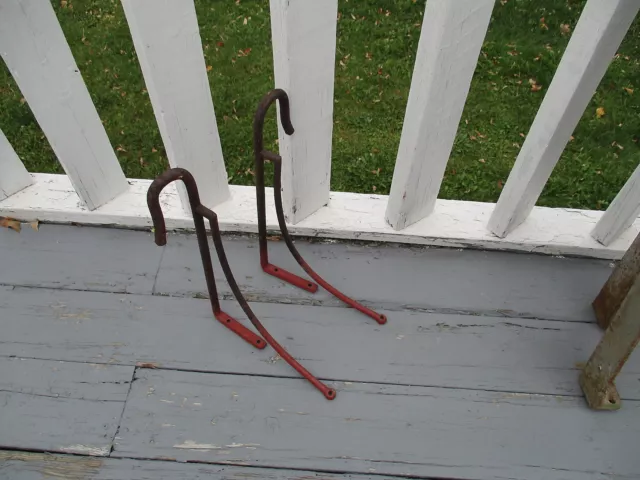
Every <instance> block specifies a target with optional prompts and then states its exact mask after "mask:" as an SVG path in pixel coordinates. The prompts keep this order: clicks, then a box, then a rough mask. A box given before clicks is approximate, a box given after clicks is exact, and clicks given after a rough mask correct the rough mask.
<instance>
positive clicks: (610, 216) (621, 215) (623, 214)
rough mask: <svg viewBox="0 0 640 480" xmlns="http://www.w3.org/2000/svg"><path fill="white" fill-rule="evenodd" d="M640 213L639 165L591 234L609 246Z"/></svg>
mask: <svg viewBox="0 0 640 480" xmlns="http://www.w3.org/2000/svg"><path fill="white" fill-rule="evenodd" d="M638 214H640V166H638V167H637V168H636V169H635V171H634V172H633V174H632V175H631V177H630V178H629V180H627V183H625V184H624V187H622V190H620V191H619V192H618V195H616V198H614V199H613V202H611V205H609V208H607V211H606V212H604V214H603V215H602V217H601V218H600V220H598V223H597V224H596V226H595V228H594V229H593V231H592V232H591V236H592V237H593V238H595V239H596V240H597V241H599V242H600V243H601V244H603V245H604V246H608V245H609V244H610V243H611V242H613V241H614V240H615V239H616V238H618V237H619V236H620V234H621V233H622V232H624V231H625V230H626V229H627V228H629V227H630V226H631V224H632V223H633V222H634V221H635V220H636V218H638Z"/></svg>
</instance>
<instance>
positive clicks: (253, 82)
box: [0, 0, 640, 209]
mask: <svg viewBox="0 0 640 480" xmlns="http://www.w3.org/2000/svg"><path fill="white" fill-rule="evenodd" d="M583 5H584V0H573V1H568V0H508V1H506V2H505V1H504V0H502V1H497V2H496V6H495V9H494V14H493V18H492V21H491V25H490V28H489V32H488V34H487V37H486V40H485V43H484V46H483V48H482V54H481V55H480V58H479V62H478V68H477V69H476V73H475V75H474V78H473V82H472V86H471V91H470V94H469V97H468V100H467V103H466V107H465V110H464V113H463V116H462V121H461V122H460V127H459V131H458V134H457V137H456V141H455V145H454V149H453V152H452V155H451V159H450V160H449V164H448V166H447V170H446V175H445V178H444V182H443V184H442V189H441V191H440V197H442V198H453V199H464V200H478V201H496V200H497V198H498V196H499V194H500V190H501V188H502V185H503V183H504V182H505V181H506V179H507V177H508V174H509V171H510V169H511V167H512V165H513V162H514V161H515V158H516V156H517V154H518V150H519V148H520V146H521V145H522V142H523V140H524V138H523V137H524V135H526V133H527V131H528V129H529V126H530V125H531V122H532V121H533V118H534V116H535V113H536V111H537V109H538V107H539V105H540V102H541V101H542V98H543V96H544V94H545V92H546V90H547V88H548V86H549V84H550V82H551V79H552V78H553V74H554V72H555V69H556V67H557V65H558V62H559V61H560V58H561V56H562V53H563V51H564V48H565V47H566V44H567V42H568V39H569V36H570V35H569V34H567V33H566V31H565V32H563V29H564V30H567V28H568V29H570V30H571V31H572V30H573V28H574V27H575V25H576V23H577V20H578V17H579V14H580V11H581V9H582V7H583ZM54 6H55V9H56V13H57V15H58V18H59V20H60V22H61V24H62V27H63V30H64V32H65V35H66V37H67V40H68V41H69V43H70V45H71V48H72V50H73V53H74V55H75V58H76V61H77V63H78V65H79V67H80V70H81V72H82V74H83V77H84V79H85V82H86V83H87V86H88V88H89V91H90V93H91V96H92V98H93V100H94V103H95V104H96V107H97V109H98V112H99V113H100V116H101V118H102V119H103V122H104V125H105V128H106V130H107V133H108V135H109V138H110V139H111V142H112V144H113V146H114V148H115V149H116V153H117V155H118V158H119V160H120V162H121V164H122V166H123V168H124V170H125V173H126V175H127V176H128V177H134V178H152V177H154V176H155V175H157V174H158V173H160V172H161V171H162V170H164V169H165V168H166V166H167V161H166V155H165V151H164V148H163V145H162V140H161V138H160V135H159V133H158V128H157V126H156V124H155V120H154V117H153V111H152V109H151V104H150V102H149V97H148V95H147V93H146V90H145V85H144V82H143V80H142V75H141V72H140V67H139V65H138V62H137V58H136V54H135V50H134V49H133V46H132V42H131V38H130V34H129V31H128V28H127V24H126V21H125V18H124V14H123V11H122V7H121V5H120V2H119V0H66V1H64V0H63V1H62V2H60V1H59V0H55V3H54ZM196 6H197V10H198V20H199V23H200V29H201V36H202V43H203V45H204V51H205V56H206V62H207V65H211V67H212V68H211V70H210V72H209V79H210V83H211V90H212V93H213V100H214V104H215V110H216V117H217V121H218V127H219V130H220V137H221V141H222V148H223V152H224V155H225V162H226V165H227V169H228V173H229V178H230V181H231V183H234V184H243V185H251V184H252V183H253V177H252V155H251V119H252V115H253V112H254V109H255V106H256V104H257V102H258V100H259V99H260V97H261V96H262V95H263V94H264V93H265V92H266V91H268V90H269V89H270V88H272V87H273V68H272V52H271V41H270V27H269V8H268V2H267V1H266V0H261V1H257V0H240V1H236V2H233V1H231V0H224V1H223V0H218V1H213V0H197V1H196ZM423 10H424V2H423V0H418V1H413V0H395V1H391V0H386V1H384V0H376V1H374V0H350V1H348V0H340V3H339V12H340V15H339V17H340V18H339V21H338V40H337V52H336V81H335V108H334V122H335V125H334V130H333V160H332V161H333V167H332V180H331V188H332V189H333V190H340V191H352V192H372V191H375V192H376V193H388V191H389V188H390V186H391V179H392V175H393V166H394V163H395V155H396V151H397V148H398V143H399V140H400V133H401V130H402V121H403V117H404V110H405V106H406V101H407V96H408V93H409V85H410V82H411V73H412V69H413V63H414V59H415V52H416V48H417V44H418V39H419V36H420V22H421V20H422V13H423ZM245 19H246V20H247V21H246V23H245ZM563 25H566V26H568V27H562V26H563ZM249 49H250V50H249ZM530 79H531V80H532V81H535V82H536V84H537V85H540V86H541V87H542V88H541V89H540V90H539V91H532V87H531V84H530ZM633 90H635V91H633ZM0 93H1V95H0V112H1V113H0V128H1V129H2V130H3V131H4V132H5V134H6V135H7V137H8V138H9V140H10V141H11V143H12V144H13V146H14V147H15V149H16V151H17V152H18V154H19V155H20V157H21V158H22V159H23V161H24V162H25V164H26V166H27V168H28V169H29V170H30V171H34V172H61V171H62V170H61V168H60V166H59V165H58V163H57V161H56V159H55V156H54V154H53V152H52V151H51V148H50V147H49V145H48V143H47V141H46V139H45V137H44V135H43V134H42V131H41V130H40V129H39V127H38V125H37V123H36V122H35V120H34V118H33V116H32V114H31V111H30V110H29V107H28V104H27V103H25V102H24V100H23V99H22V95H21V94H20V91H19V90H18V88H17V87H16V85H15V83H14V82H13V80H12V79H11V77H10V75H9V73H8V72H7V70H6V69H5V68H4V65H3V66H2V69H1V70H0ZM598 107H602V108H604V110H605V115H604V116H602V117H600V118H599V117H598V116H597V115H596V109H597V108H598ZM573 135H574V140H573V141H571V142H570V143H569V145H568V147H567V149H566V150H565V152H564V154H563V156H562V159H561V160H560V162H559V164H558V166H557V167H556V169H555V171H554V173H553V175H552V177H551V179H550V181H549V183H548V184H547V186H546V188H545V190H544V192H543V195H542V197H541V198H540V201H539V202H538V204H539V205H546V206H564V207H577V208H590V209H603V208H606V207H607V205H608V204H609V203H610V201H611V200H612V199H613V197H614V196H615V194H616V193H617V192H618V190H619V189H620V187H621V186H622V185H623V184H624V182H625V181H626V179H627V178H628V177H629V175H630V174H631V172H632V171H633V169H634V168H635V166H636V164H637V163H638V161H639V158H640V143H639V141H638V137H639V136H640V21H639V20H636V21H635V23H634V24H633V26H632V29H631V31H630V32H629V33H628V34H627V37H626V39H625V41H624V43H623V45H622V47H621V48H620V50H619V55H618V56H617V58H616V59H615V60H614V61H613V62H612V64H611V66H610V68H609V70H608V72H607V75H606V76H605V78H604V80H603V81H602V82H601V85H600V86H599V88H598V90H597V92H596V94H595V96H594V97H593V99H592V101H591V102H590V104H589V107H588V108H587V110H586V112H585V114H584V116H583V118H582V119H581V121H580V123H579V125H578V127H577V129H576V131H575V132H574V134H573ZM266 138H268V139H273V140H268V142H273V145H271V147H272V148H273V147H275V138H276V130H275V117H274V116H272V117H271V118H270V122H269V123H268V124H267V132H266Z"/></svg>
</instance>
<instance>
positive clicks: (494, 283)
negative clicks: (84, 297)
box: [0, 225, 612, 321]
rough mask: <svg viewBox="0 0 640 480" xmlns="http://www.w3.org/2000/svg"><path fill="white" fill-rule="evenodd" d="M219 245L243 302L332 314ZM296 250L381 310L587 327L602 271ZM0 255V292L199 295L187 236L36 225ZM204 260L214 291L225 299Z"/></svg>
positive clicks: (524, 261) (5, 244)
mask: <svg viewBox="0 0 640 480" xmlns="http://www.w3.org/2000/svg"><path fill="white" fill-rule="evenodd" d="M224 244H225V249H226V251H227V256H228V257H229V261H230V263H231V266H232V268H233V271H234V274H235V276H236V280H237V281H238V283H239V285H240V288H241V289H242V291H243V292H244V293H245V295H246V296H247V298H248V299H250V300H254V301H262V302H277V303H280V302H282V303H306V304H317V305H329V306H331V305H340V304H339V302H337V301H336V300H335V299H333V297H331V296H330V295H329V294H328V293H326V292H325V291H323V290H322V289H321V290H320V291H318V292H317V293H316V294H309V293H307V292H304V291H301V290H299V289H297V288H294V287H292V286H290V285H288V284H285V283H283V282H281V281H280V280H278V279H276V278H274V277H271V276H268V275H266V274H264V273H263V272H262V270H260V268H259V262H258V250H257V240H256V239H255V237H246V236H234V235H228V236H225V240H224ZM296 244H297V246H298V248H299V249H300V251H301V252H302V255H303V256H304V257H305V259H307V260H308V262H309V263H310V264H311V265H312V266H313V267H314V268H316V269H317V271H318V272H319V273H320V274H322V275H325V276H326V278H327V280H329V281H330V282H331V283H333V284H335V286H337V287H338V288H342V289H343V290H344V291H345V292H347V293H348V294H349V295H351V296H352V297H354V298H356V299H358V300H362V301H364V302H365V303H367V304H371V305H374V306H377V307H380V308H385V309H387V310H403V309H411V310H417V311H431V310H435V311H440V312H443V313H455V312H460V311H462V312H465V313H475V314H482V315H501V316H506V317H540V318H545V319H552V320H574V321H585V320H588V321H594V316H593V312H592V311H591V308H590V306H589V305H590V302H591V300H592V299H593V298H594V297H595V295H597V293H598V291H599V289H600V287H601V286H602V284H604V282H605V281H606V279H607V277H608V276H609V274H610V273H611V265H612V264H611V262H609V261H603V260H593V259H576V258H558V257H551V256H543V255H535V254H519V253H506V252H482V251H474V250H460V249H447V248H426V247H402V246H397V245H382V246H375V245H370V244H353V243H351V244H348V243H347V244H343V243H317V242H309V241H305V240H297V241H296ZM0 246H1V248H2V249H3V252H4V255H3V257H4V260H3V268H2V269H1V270H0V284H5V285H22V286H42V287H48V288H64V289H75V290H92V291H108V292H128V293H141V294H149V293H151V291H152V290H153V291H155V293H157V294H160V295H179V296H202V295H203V294H206V287H205V282H204V276H203V273H202V267H201V263H200V257H199V256H198V249H197V245H196V241H195V238H194V237H193V235H184V234H170V236H169V239H168V244H167V246H165V247H157V246H156V245H155V244H154V243H153V239H152V236H151V234H150V233H149V232H143V231H128V230H117V229H108V228H94V227H65V226H60V225H43V226H41V228H40V230H39V231H37V232H35V231H32V230H31V229H30V228H29V227H27V228H24V229H23V231H22V232H21V233H20V234H16V233H15V232H13V231H9V230H7V229H0ZM269 250H270V252H271V258H272V261H273V262H274V263H277V264H279V265H280V266H281V267H283V268H288V269H291V270H292V271H294V272H300V268H299V267H298V266H297V264H295V262H294V260H293V258H292V257H291V256H290V255H289V253H288V251H287V250H286V247H285V245H284V242H276V241H273V242H270V243H269ZM213 257H214V264H215V265H216V266H214V268H215V272H216V275H217V276H219V277H220V281H219V290H220V292H221V293H222V294H226V295H229V294H230V290H229V288H228V286H227V285H226V282H224V280H223V279H222V275H221V270H220V268H218V267H217V261H216V256H215V254H213ZM158 268H159V270H158ZM156 273H157V277H156ZM154 283H155V285H154Z"/></svg>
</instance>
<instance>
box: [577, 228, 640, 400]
mask: <svg viewBox="0 0 640 480" xmlns="http://www.w3.org/2000/svg"><path fill="white" fill-rule="evenodd" d="M593 308H594V310H595V313H596V317H597V319H598V324H599V325H600V326H601V327H603V328H606V330H605V332H604V335H603V336H602V340H600V343H599V344H598V346H597V347H596V348H595V350H594V352H593V354H592V355H591V358H589V361H588V362H587V363H586V365H585V367H584V369H583V371H582V373H581V375H580V386H581V387H582V390H583V392H584V394H585V398H586V399H587V403H588V404H589V406H590V407H591V408H594V409H597V410H617V409H618V408H620V395H619V394H618V391H617V389H616V386H615V379H616V377H617V376H618V374H619V373H620V371H621V370H622V368H623V367H624V365H625V363H626V362H627V360H628V359H629V356H630V355H631V353H632V352H633V350H634V349H635V348H636V346H637V345H638V342H639V341H640V235H638V237H637V238H636V239H635V241H634V242H633V244H632V245H631V247H629V249H628V250H627V252H626V253H625V254H624V256H623V258H622V260H621V261H620V263H619V264H618V265H617V266H616V267H615V269H614V271H613V272H612V273H611V276H610V277H609V279H608V280H607V282H606V283H605V285H604V286H603V287H602V290H601V291H600V293H599V294H598V296H597V297H596V300H595V301H594V302H593Z"/></svg>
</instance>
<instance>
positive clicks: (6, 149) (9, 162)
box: [0, 130, 33, 200]
mask: <svg viewBox="0 0 640 480" xmlns="http://www.w3.org/2000/svg"><path fill="white" fill-rule="evenodd" d="M31 183H33V180H32V179H31V175H29V172H27V169H26V168H24V165H23V164H22V162H21V161H20V158H18V155H17V154H16V152H15V151H14V150H13V147H12V146H11V144H10V143H9V140H7V137H5V136H4V133H3V132H2V130H0V200H4V199H5V198H7V197H9V196H10V195H13V194H14V193H16V192H18V191H20V190H22V189H23V188H25V187H28V186H29V185H31Z"/></svg>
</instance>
